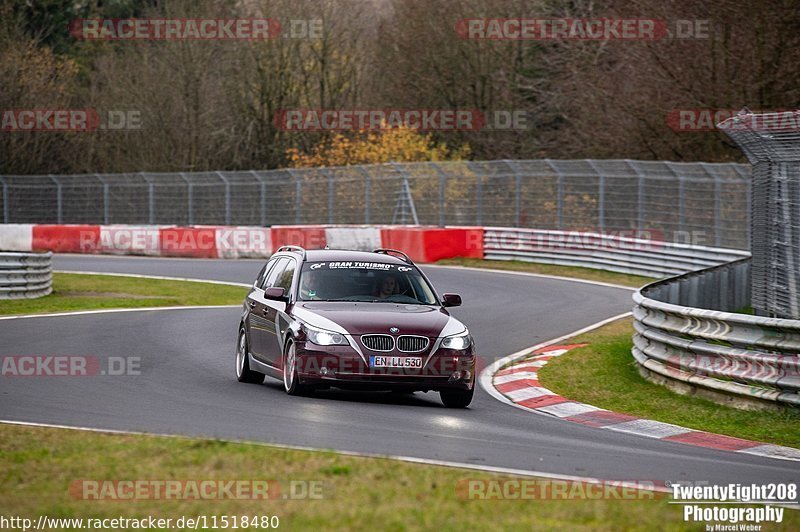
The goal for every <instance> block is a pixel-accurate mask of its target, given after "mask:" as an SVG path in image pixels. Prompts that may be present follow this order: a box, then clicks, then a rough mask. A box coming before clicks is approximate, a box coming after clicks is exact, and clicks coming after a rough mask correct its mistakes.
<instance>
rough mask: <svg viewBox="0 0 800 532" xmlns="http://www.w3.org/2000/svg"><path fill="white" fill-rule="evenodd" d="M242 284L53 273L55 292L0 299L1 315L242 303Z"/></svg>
mask: <svg viewBox="0 0 800 532" xmlns="http://www.w3.org/2000/svg"><path fill="white" fill-rule="evenodd" d="M246 294H247V289H246V288H243V287H237V286H230V285H222V284H212V283H197V282H189V281H169V280H165V279H146V278H139V277H117V276H110V275H81V274H74V273H56V274H53V293H52V294H50V295H49V296H45V297H41V298H38V299H18V300H13V301H0V314H39V313H46V312H68V311H78V310H95V309H107V308H131V307H171V306H186V305H239V304H241V303H242V301H243V300H244V297H245V295H246Z"/></svg>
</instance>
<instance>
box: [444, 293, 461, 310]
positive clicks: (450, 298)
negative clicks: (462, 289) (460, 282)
mask: <svg viewBox="0 0 800 532" xmlns="http://www.w3.org/2000/svg"><path fill="white" fill-rule="evenodd" d="M442 306H443V307H460V306H461V296H460V295H458V294H442Z"/></svg>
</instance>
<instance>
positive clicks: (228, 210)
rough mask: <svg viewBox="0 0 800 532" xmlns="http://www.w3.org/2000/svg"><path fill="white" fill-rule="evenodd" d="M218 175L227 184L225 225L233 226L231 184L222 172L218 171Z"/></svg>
mask: <svg viewBox="0 0 800 532" xmlns="http://www.w3.org/2000/svg"><path fill="white" fill-rule="evenodd" d="M217 175H218V176H219V178H220V179H222V182H223V183H225V225H231V183H230V181H228V178H227V177H225V176H224V175H222V172H220V171H217Z"/></svg>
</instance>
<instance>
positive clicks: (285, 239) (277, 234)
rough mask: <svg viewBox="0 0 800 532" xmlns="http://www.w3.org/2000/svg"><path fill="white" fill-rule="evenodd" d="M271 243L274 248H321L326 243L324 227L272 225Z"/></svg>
mask: <svg viewBox="0 0 800 532" xmlns="http://www.w3.org/2000/svg"><path fill="white" fill-rule="evenodd" d="M272 245H273V247H274V249H278V248H279V247H280V246H288V245H292V246H301V247H304V248H305V249H323V248H324V247H325V246H326V245H327V239H326V238H325V228H324V227H321V226H313V225H308V226H273V227H272Z"/></svg>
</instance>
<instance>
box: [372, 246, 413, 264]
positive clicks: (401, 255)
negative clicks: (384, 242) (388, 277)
mask: <svg viewBox="0 0 800 532" xmlns="http://www.w3.org/2000/svg"><path fill="white" fill-rule="evenodd" d="M372 252H373V253H383V254H384V255H390V256H393V255H392V254H397V255H399V257H398V258H399V259H402V260H403V261H405V262H407V263H409V264H414V261H413V260H411V258H410V257H409V256H408V255H406V254H405V253H403V252H402V251H400V250H398V249H389V248H378V249H373V250H372Z"/></svg>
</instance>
